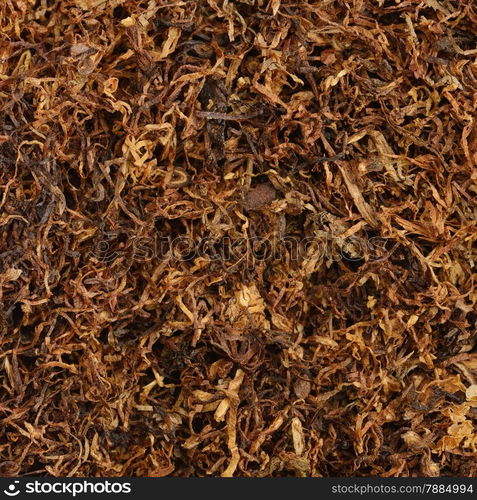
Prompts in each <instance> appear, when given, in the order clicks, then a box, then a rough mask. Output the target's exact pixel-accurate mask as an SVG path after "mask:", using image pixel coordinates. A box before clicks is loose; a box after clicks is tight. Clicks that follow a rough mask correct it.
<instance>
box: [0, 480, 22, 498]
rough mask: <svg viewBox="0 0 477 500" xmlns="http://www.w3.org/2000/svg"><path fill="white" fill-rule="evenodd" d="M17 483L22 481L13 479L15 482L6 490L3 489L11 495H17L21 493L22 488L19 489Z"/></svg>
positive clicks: (6, 493)
mask: <svg viewBox="0 0 477 500" xmlns="http://www.w3.org/2000/svg"><path fill="white" fill-rule="evenodd" d="M17 484H20V481H13V483H12V484H10V485H9V486H8V488H7V489H6V490H3V493H5V495H8V496H9V497H16V496H17V495H18V494H20V490H19V489H17Z"/></svg>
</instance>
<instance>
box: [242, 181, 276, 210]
mask: <svg viewBox="0 0 477 500" xmlns="http://www.w3.org/2000/svg"><path fill="white" fill-rule="evenodd" d="M276 194H277V193H276V191H275V189H274V188H273V187H272V186H270V184H258V185H257V186H255V187H253V188H251V189H250V190H249V191H248V192H247V193H246V195H245V196H244V199H243V206H244V207H245V208H246V209H248V210H260V209H262V208H264V207H266V206H267V205H269V204H270V203H271V202H272V201H273V200H274V199H275V197H276Z"/></svg>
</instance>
